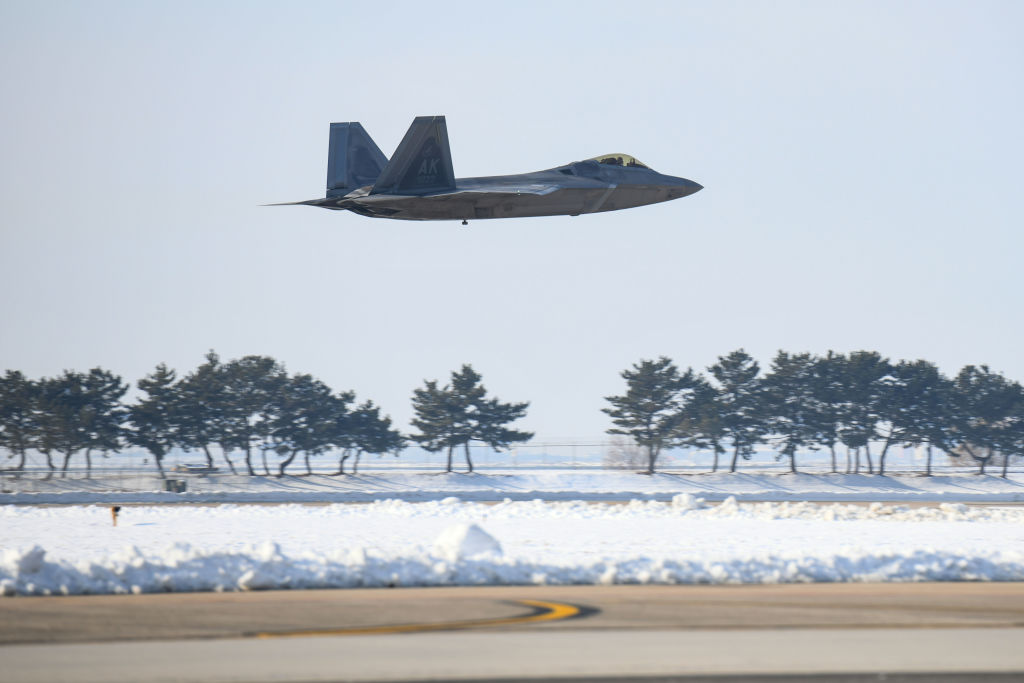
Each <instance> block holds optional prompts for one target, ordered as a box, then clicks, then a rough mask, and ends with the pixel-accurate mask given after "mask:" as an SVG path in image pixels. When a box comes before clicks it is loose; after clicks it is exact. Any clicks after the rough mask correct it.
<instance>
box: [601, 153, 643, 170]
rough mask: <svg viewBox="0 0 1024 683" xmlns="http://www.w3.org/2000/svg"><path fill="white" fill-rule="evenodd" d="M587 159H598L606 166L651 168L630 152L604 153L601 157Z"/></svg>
mask: <svg viewBox="0 0 1024 683" xmlns="http://www.w3.org/2000/svg"><path fill="white" fill-rule="evenodd" d="M587 161H596V162H597V163H599V164H605V165H606V166H625V167H628V168H648V169H649V168H650V166H648V165H647V164H645V163H644V162H642V161H640V160H639V159H637V158H636V157H634V156H630V155H629V154H602V155H601V156H599V157H594V158H593V159H587Z"/></svg>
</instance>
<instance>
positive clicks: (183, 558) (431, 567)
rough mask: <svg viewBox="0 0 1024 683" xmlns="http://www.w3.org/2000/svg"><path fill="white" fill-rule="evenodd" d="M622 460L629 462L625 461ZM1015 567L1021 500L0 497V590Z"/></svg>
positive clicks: (678, 578)
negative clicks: (130, 501) (46, 502)
mask: <svg viewBox="0 0 1024 683" xmlns="http://www.w3.org/2000/svg"><path fill="white" fill-rule="evenodd" d="M634 476H635V475H634ZM935 580H940V581H951V580H980V581H989V580H996V581H998V580H1024V507H1020V506H1005V507H994V506H986V507H968V506H965V505H963V504H959V503H940V504H936V505H932V506H914V507H907V506H892V505H885V504H882V503H873V504H870V505H851V504H829V505H820V504H813V503H789V502H783V503H777V502H776V503H770V502H766V503H748V504H737V502H736V500H735V499H734V498H731V497H730V498H727V499H726V500H725V501H724V502H722V503H717V504H709V503H705V502H703V501H701V500H700V499H699V498H695V497H694V496H692V495H690V494H686V493H682V494H677V495H676V496H675V497H674V498H672V499H671V500H669V501H667V502H658V501H652V500H647V501H639V500H636V501H632V502H629V503H624V504H623V503H619V504H614V503H612V504H609V503H587V502H582V501H564V502H558V501H554V502H552V501H540V500H537V501H512V500H509V501H505V502H500V503H497V504H484V503H479V502H467V501H462V500H459V499H456V498H446V499H443V500H435V501H430V502H406V501H400V500H382V501H378V502H375V503H369V504H332V505H317V506H311V505H233V504H228V505H220V506H217V505H213V506H193V505H163V506H132V507H125V508H124V509H123V510H122V512H121V516H120V521H119V524H118V526H117V527H114V526H112V524H111V517H110V511H109V510H108V509H107V508H106V507H103V506H62V507H35V506H10V505H9V506H4V507H2V508H0V593H2V594H4V595H38V594H60V593H123V592H124V593H132V592H135V593H138V592H158V591H171V590H173V591H197V590H251V589H264V588H312V587H317V588H327V587H361V586H416V585H418V586H424V585H427V586H429V585H455V584H463V585H465V584H568V583H589V584H600V583H696V582H700V583H776V582H803V581H935Z"/></svg>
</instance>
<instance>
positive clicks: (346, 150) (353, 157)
mask: <svg viewBox="0 0 1024 683" xmlns="http://www.w3.org/2000/svg"><path fill="white" fill-rule="evenodd" d="M387 164H388V158H387V157H386V156H384V153H383V152H381V151H380V148H379V147H378V146H377V143H375V142H374V141H373V139H372V138H371V137H370V134H369V133H367V132H366V130H365V129H364V128H363V127H362V125H360V124H359V123H357V122H354V121H353V122H352V123H332V124H331V140H330V143H328V149H327V196H328V197H343V196H344V195H346V194H348V193H349V192H351V191H352V190H355V189H358V188H360V187H365V186H367V185H373V184H374V183H375V182H377V178H378V177H380V173H381V171H382V170H384V167H385V166H387Z"/></svg>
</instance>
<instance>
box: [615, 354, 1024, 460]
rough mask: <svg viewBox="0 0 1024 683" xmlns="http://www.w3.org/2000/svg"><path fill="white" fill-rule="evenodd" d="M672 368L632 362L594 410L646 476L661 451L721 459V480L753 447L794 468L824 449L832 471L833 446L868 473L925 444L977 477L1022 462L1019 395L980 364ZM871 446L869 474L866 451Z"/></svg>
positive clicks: (787, 361) (827, 358)
mask: <svg viewBox="0 0 1024 683" xmlns="http://www.w3.org/2000/svg"><path fill="white" fill-rule="evenodd" d="M707 370H708V373H709V375H710V376H707V375H704V374H702V373H699V372H695V371H694V370H693V369H692V368H687V369H686V370H685V371H680V370H679V368H678V367H677V366H676V365H675V363H673V361H671V360H670V359H668V358H666V357H664V356H663V357H661V358H658V359H657V360H641V361H640V362H638V363H636V364H634V365H633V367H632V368H630V369H627V370H624V371H623V372H622V373H621V375H622V377H623V379H625V380H626V393H625V394H623V395H621V396H608V397H606V400H607V401H608V403H609V404H610V406H609V407H607V408H604V409H603V410H604V412H605V413H607V414H608V415H609V416H610V417H611V419H612V423H613V424H614V425H615V426H614V427H613V428H611V429H609V430H608V433H609V434H621V435H626V436H628V437H630V438H631V439H632V440H633V441H634V442H635V443H636V444H637V445H638V446H640V447H642V448H643V449H644V450H645V452H646V456H647V458H646V459H647V471H648V472H649V473H653V472H654V471H655V467H656V464H657V461H658V457H659V456H660V455H661V453H662V452H663V451H664V450H665V449H668V448H674V447H680V446H688V447H693V448H700V449H708V450H710V451H711V452H712V453H713V456H714V463H713V470H717V469H718V466H719V457H720V456H722V455H729V457H730V462H729V471H730V472H735V471H736V465H737V461H738V460H739V459H740V458H743V459H749V458H750V457H751V456H752V455H753V453H754V451H755V449H756V447H757V446H759V445H762V444H774V445H775V447H776V451H777V453H778V457H779V458H788V460H789V465H790V470H791V471H793V472H796V471H797V453H798V452H799V451H806V450H817V449H828V450H829V451H830V453H831V458H832V471H833V472H836V471H837V464H836V446H837V445H840V444H841V445H843V446H845V447H846V449H847V468H846V469H847V471H850V469H851V467H850V462H849V457H850V456H849V454H850V452H851V451H852V452H853V453H854V458H855V461H854V466H853V467H854V471H859V469H860V455H861V454H862V453H863V455H864V458H865V460H866V465H867V469H868V472H872V473H873V472H877V473H878V474H885V466H886V457H887V455H888V454H889V452H890V449H891V448H892V447H894V446H897V445H903V446H922V445H923V446H926V447H927V449H928V474H931V457H932V449H933V447H934V448H937V449H939V450H941V451H942V452H945V453H946V454H948V455H949V456H951V457H954V458H963V457H967V458H970V459H972V460H973V461H975V462H977V463H978V465H979V468H980V472H981V473H982V474H984V472H985V467H986V466H987V465H988V464H989V463H990V462H993V460H994V459H995V458H997V456H1000V457H1002V463H1003V471H1002V474H1003V476H1004V477H1005V476H1006V468H1007V466H1008V463H1009V461H1010V458H1011V457H1012V456H1019V455H1022V454H1024V389H1022V387H1021V385H1020V384H1019V383H1017V382H1014V381H1011V380H1009V379H1007V378H1006V377H1004V376H1003V375H1001V374H998V373H995V372H993V371H991V370H990V369H989V368H988V367H987V366H984V365H981V366H975V365H968V366H966V367H964V368H963V369H962V370H961V371H960V372H959V373H958V374H957V375H956V377H953V378H948V377H946V376H944V375H943V374H942V373H941V372H939V370H938V368H937V367H936V366H935V365H934V364H933V363H930V362H928V361H924V360H916V361H899V362H892V361H890V360H888V359H886V358H883V357H882V356H881V355H879V354H878V353H876V352H874V351H856V352H853V353H850V354H840V353H833V352H831V351H829V352H828V353H827V354H825V355H824V356H817V355H813V354H810V353H796V354H794V353H788V352H785V351H779V352H778V354H777V355H776V356H775V358H774V359H773V360H772V364H771V368H770V369H769V371H768V372H767V373H766V374H762V373H761V368H760V367H759V365H758V363H757V361H755V360H754V359H753V358H751V357H750V355H748V354H747V353H746V352H745V351H743V350H742V349H739V350H737V351H733V352H732V353H729V354H728V355H725V356H721V357H719V358H718V362H717V363H715V364H714V365H712V366H710V367H709V368H707ZM872 443H880V444H881V450H880V451H879V452H878V453H877V454H876V455H877V467H876V465H875V462H874V461H873V460H872V453H871V444H872Z"/></svg>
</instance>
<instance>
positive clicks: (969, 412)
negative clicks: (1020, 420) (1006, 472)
mask: <svg viewBox="0 0 1024 683" xmlns="http://www.w3.org/2000/svg"><path fill="white" fill-rule="evenodd" d="M952 398H953V404H954V406H955V408H954V410H955V422H954V426H953V428H952V429H951V430H950V432H949V435H948V442H947V447H949V448H950V451H949V452H950V453H951V454H952V455H957V454H959V453H960V452H963V453H966V454H967V455H968V456H969V457H971V458H972V459H973V460H975V461H976V462H977V463H978V468H979V469H978V472H979V474H985V467H986V466H987V465H988V463H989V462H990V461H991V460H992V459H993V458H994V457H995V455H996V454H997V453H999V452H1000V450H1002V449H1004V448H1007V447H1009V448H1010V449H1011V450H1012V449H1013V446H1014V441H1015V431H1016V427H1015V424H1016V420H1015V416H1016V411H1017V410H1018V405H1019V404H1020V402H1021V400H1022V390H1021V386H1020V385H1019V384H1017V383H1016V382H1013V381H1011V380H1008V379H1007V378H1006V377H1004V376H1003V375H1001V374H999V373H996V372H993V371H991V370H990V369H989V368H988V366H987V365H979V366H975V365H968V366H966V367H964V368H963V369H962V370H961V371H960V372H959V373H958V374H957V376H956V379H955V380H954V381H953V396H952Z"/></svg>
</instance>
